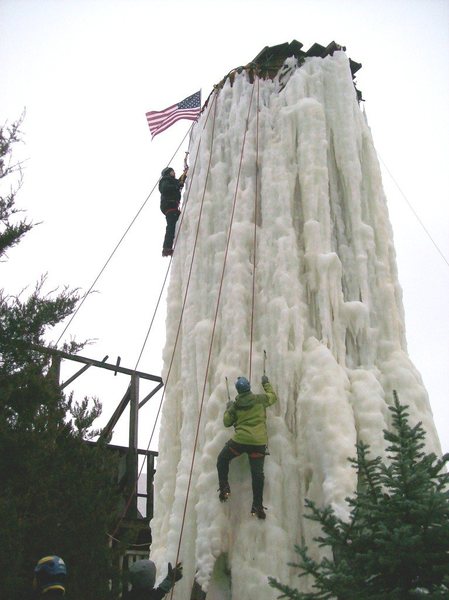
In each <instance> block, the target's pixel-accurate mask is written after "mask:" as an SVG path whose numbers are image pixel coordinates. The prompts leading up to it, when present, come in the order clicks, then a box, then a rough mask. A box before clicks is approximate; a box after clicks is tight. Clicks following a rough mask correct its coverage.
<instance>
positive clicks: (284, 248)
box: [151, 42, 441, 600]
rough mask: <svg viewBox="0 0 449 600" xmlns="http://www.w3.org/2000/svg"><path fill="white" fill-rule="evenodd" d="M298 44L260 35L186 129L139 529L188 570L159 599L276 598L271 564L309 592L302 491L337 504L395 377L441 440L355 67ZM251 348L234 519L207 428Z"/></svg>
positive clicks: (221, 438)
mask: <svg viewBox="0 0 449 600" xmlns="http://www.w3.org/2000/svg"><path fill="white" fill-rule="evenodd" d="M295 44H296V45H295ZM298 47H301V44H299V43H298V42H295V43H292V44H290V45H289V44H287V45H284V46H282V48H284V50H285V48H286V50H285V51H284V55H283V56H281V60H280V62H279V56H280V55H279V54H276V52H275V51H273V52H272V53H271V54H270V50H272V49H269V48H266V49H264V51H263V52H262V53H261V55H259V60H257V61H256V60H255V61H254V63H250V65H247V66H246V67H242V68H239V69H236V70H235V71H232V72H231V73H230V74H229V75H228V76H226V77H225V78H224V80H223V81H221V82H220V84H218V85H217V86H215V88H214V90H213V92H212V93H211V95H210V97H209V99H208V101H207V103H206V105H205V107H204V110H203V112H202V114H201V117H200V119H199V121H198V123H197V124H195V126H194V128H193V132H192V136H191V141H190V147H189V150H190V171H189V177H188V179H187V185H186V189H185V191H184V198H183V214H182V216H181V217H180V219H179V221H178V234H177V235H178V237H177V241H176V246H175V251H174V255H173V260H172V270H171V278H170V285H169V290H168V299H167V303H168V311H167V314H168V316H167V323H166V327H167V338H166V346H165V350H164V373H163V377H164V381H165V383H166V389H165V399H164V404H163V410H162V418H161V426H160V434H159V459H158V464H157V473H156V480H155V517H154V519H153V521H152V524H151V526H152V535H153V543H152V547H151V558H152V559H153V560H154V561H155V562H156V564H157V565H160V566H162V565H164V566H165V565H166V563H167V562H168V561H171V562H172V563H173V562H174V561H175V560H176V557H179V560H182V561H183V564H184V577H183V579H182V580H181V581H179V582H178V583H177V584H176V586H175V588H174V592H173V598H174V599H175V600H181V599H182V600H186V599H189V598H198V599H199V598H207V600H273V599H274V598H276V597H277V595H278V592H276V591H275V590H274V589H273V588H271V587H269V585H268V583H267V577H268V576H269V575H271V576H273V577H275V578H277V579H279V580H281V581H282V582H283V583H287V584H289V585H291V586H294V587H297V588H298V587H299V586H300V585H303V586H306V585H307V583H306V582H302V580H300V579H298V578H297V572H296V571H295V570H293V569H291V568H290V567H288V564H287V563H289V562H291V561H295V558H296V555H295V553H294V544H295V543H300V542H301V540H304V541H305V542H306V544H307V545H308V546H309V548H310V549H312V550H313V552H314V553H315V555H316V557H318V556H319V555H320V552H323V549H320V548H318V546H317V545H316V544H315V543H314V542H313V539H312V538H313V537H314V536H316V535H317V534H318V531H317V529H316V527H317V525H316V524H315V523H313V522H312V521H310V520H307V519H305V518H304V500H305V498H310V499H312V500H314V501H315V502H317V503H318V504H319V505H331V506H332V507H333V508H334V509H335V510H336V511H337V512H338V514H339V515H340V516H343V517H344V516H345V514H347V506H346V503H345V498H346V497H347V496H351V495H353V494H354V491H355V489H356V484H357V482H356V472H355V470H354V469H353V468H352V467H351V465H350V463H349V462H348V460H347V459H348V457H354V456H355V444H356V442H357V441H359V440H363V441H364V442H365V443H367V444H369V445H370V446H371V451H372V453H373V455H374V456H376V455H383V456H384V455H385V448H384V439H383V435H382V430H383V429H385V428H388V427H389V424H390V423H389V415H390V413H389V411H388V405H389V404H392V402H393V390H397V392H398V395H399V399H400V401H401V402H402V403H404V404H408V405H409V407H410V408H409V412H410V415H411V420H412V422H417V421H418V420H419V421H422V422H423V425H424V427H425V429H426V431H427V450H428V451H433V452H435V453H437V454H439V453H440V452H441V450H440V446H439V441H438V437H437V434H436V430H435V427H434V423H433V417H432V413H431V410H430V407H429V402H428V396H427V392H426V390H425V389H424V387H423V383H422V380H421V377H420V375H419V373H418V372H417V370H416V368H415V367H414V366H413V364H412V363H411V361H410V359H409V357H408V354H407V346H406V336H405V327H404V314H403V307H402V299H401V288H400V285H399V283H398V275H397V268H396V259H395V251H394V246H393V236H392V230H391V226H390V222H389V218H388V211H387V206H386V200H385V196H384V192H383V189H382V181H381V173H380V169H379V164H378V160H377V157H376V152H375V149H374V146H373V141H372V137H371V133H370V129H369V127H368V124H367V120H366V116H365V114H364V112H363V109H362V108H361V106H360V104H359V102H358V100H359V99H360V96H359V97H358V93H357V90H356V89H355V87H354V82H353V73H352V72H351V67H352V65H353V63H352V61H351V60H350V59H349V58H348V57H347V55H346V53H345V51H344V50H343V49H340V47H339V46H337V45H335V44H334V45H333V46H332V47H331V51H328V52H321V53H320V52H313V51H312V52H310V51H309V52H308V53H304V52H301V51H298ZM289 52H291V53H289ZM314 54H315V55H314ZM276 61H278V62H276ZM255 63H257V64H255ZM264 350H265V351H266V365H265V366H266V373H267V375H268V376H269V378H270V382H271V383H272V385H273V387H274V389H275V391H276V392H277V395H278V398H279V400H278V403H277V404H275V405H274V406H273V407H271V408H270V409H269V410H268V411H267V425H268V434H269V453H270V454H269V456H267V457H266V460H265V493H264V504H265V506H266V507H267V519H266V520H265V521H261V520H258V519H257V518H254V517H251V515H250V510H251V500H252V494H251V478H250V474H249V467H248V461H247V458H246V456H242V457H240V458H238V459H236V460H234V461H233V462H232V464H231V468H230V486H231V490H232V494H231V497H230V499H229V500H228V502H226V503H220V502H219V499H218V494H217V488H218V479H217V473H216V460H217V455H218V453H219V452H220V450H221V448H222V447H223V445H224V443H225V442H226V441H227V440H228V439H229V438H230V437H231V435H232V431H230V430H229V429H226V428H225V427H224V426H223V412H224V410H225V406H226V402H227V400H228V398H227V388H226V378H227V379H228V381H229V388H230V393H231V397H234V395H235V389H234V386H233V383H234V381H235V380H236V378H237V377H238V376H240V375H244V376H246V377H248V378H249V379H250V380H251V384H252V389H253V391H254V392H256V393H261V392H262V388H261V386H260V379H261V376H262V375H263V369H264ZM304 589H306V588H304ZM192 590H193V595H192Z"/></svg>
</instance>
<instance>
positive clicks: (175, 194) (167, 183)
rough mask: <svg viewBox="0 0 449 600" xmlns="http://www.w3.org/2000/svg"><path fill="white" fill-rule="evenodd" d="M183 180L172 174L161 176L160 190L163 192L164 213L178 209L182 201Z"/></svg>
mask: <svg viewBox="0 0 449 600" xmlns="http://www.w3.org/2000/svg"><path fill="white" fill-rule="evenodd" d="M183 184H184V183H183V182H181V181H180V180H179V179H176V178H175V177H171V176H170V175H165V176H164V177H161V180H160V181H159V191H160V193H161V211H162V212H163V213H164V215H165V214H166V213H167V211H169V210H178V209H179V203H180V201H181V189H182V186H183Z"/></svg>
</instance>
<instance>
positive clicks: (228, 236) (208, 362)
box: [170, 85, 254, 598]
mask: <svg viewBox="0 0 449 600" xmlns="http://www.w3.org/2000/svg"><path fill="white" fill-rule="evenodd" d="M253 95H254V85H253V87H252V91H251V98H250V103H249V107H248V114H247V118H246V127H245V133H244V136H243V142H242V150H241V154H240V163H239V169H238V174H237V180H236V185H235V193H234V199H233V204H232V211H231V217H230V222H229V227H228V234H227V240H226V249H225V254H224V258H223V268H222V272H221V278H220V286H219V289H218V295H217V303H216V307H215V315H214V322H213V327H212V334H211V340H210V344H209V354H208V358H207V364H206V372H205V376H204V383H203V390H202V394H201V402H200V408H199V414H198V421H197V427H196V432H195V441H194V446H193V452H192V460H191V465H190V472H189V480H188V484H187V492H186V498H185V503H184V510H183V516H182V522H181V530H180V534H179V543H178V549H177V555H176V560H175V564H177V563H178V562H179V553H180V549H181V542H182V535H183V532H184V525H185V518H186V512H187V504H188V501H189V495H190V488H191V483H192V474H193V468H194V465H195V456H196V449H197V445H198V436H199V431H200V424H201V416H202V412H203V406H204V397H205V393H206V385H207V377H208V373H209V367H210V361H211V356H212V347H213V343H214V338H215V329H216V325H217V319H218V311H219V307H220V300H221V292H222V288H223V281H224V274H225V271H226V263H227V258H228V252H229V244H230V239H231V233H232V226H233V222H234V214H235V207H236V202H237V194H238V186H239V181H240V173H241V169H242V162H243V155H244V150H245V145H246V136H247V132H248V125H249V116H250V111H251V107H252V104H253ZM209 161H210V159H209ZM209 166H210V162H209ZM173 590H174V588H172V590H171V595H170V598H172V597H173Z"/></svg>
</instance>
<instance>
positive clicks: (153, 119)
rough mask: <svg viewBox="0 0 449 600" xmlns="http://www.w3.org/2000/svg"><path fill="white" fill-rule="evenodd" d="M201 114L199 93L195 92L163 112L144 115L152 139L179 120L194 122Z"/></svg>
mask: <svg viewBox="0 0 449 600" xmlns="http://www.w3.org/2000/svg"><path fill="white" fill-rule="evenodd" d="M200 112H201V91H199V92H195V94H192V95H191V96H188V97H187V98H185V99H184V100H181V102H178V103H177V104H173V105H172V106H169V107H168V108H166V109H165V110H160V111H158V110H152V111H149V112H147V113H146V115H145V116H146V118H147V123H148V126H149V128H150V132H151V135H152V137H153V138H154V136H155V135H157V134H158V133H161V132H162V131H165V130H166V129H168V128H169V127H170V126H171V125H173V123H176V121H179V120H180V119H188V120H190V121H196V119H197V118H198V116H199V114H200Z"/></svg>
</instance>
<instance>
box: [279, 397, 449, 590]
mask: <svg viewBox="0 0 449 600" xmlns="http://www.w3.org/2000/svg"><path fill="white" fill-rule="evenodd" d="M390 410H391V412H392V416H393V430H392V431H384V437H385V439H386V440H387V442H389V446H388V447H387V452H388V463H384V462H383V461H382V460H381V458H380V457H377V458H374V459H371V458H369V452H368V446H367V445H365V444H363V443H359V444H357V459H350V460H351V462H352V463H353V465H354V467H355V468H356V469H357V475H358V480H359V486H358V487H359V489H358V490H357V493H356V494H355V496H354V497H353V498H348V499H347V502H348V505H349V507H350V517H349V520H348V521H344V520H342V519H340V518H338V517H337V516H336V515H335V513H334V511H333V510H332V509H331V508H330V507H325V508H323V509H321V508H318V507H317V506H316V505H315V504H314V503H313V502H311V501H306V506H307V507H308V508H309V510H310V514H309V515H308V518H310V519H312V520H314V521H317V522H319V523H320V525H321V529H322V535H321V536H320V537H318V538H315V541H317V542H318V543H319V545H320V546H321V547H328V548H329V549H331V551H332V555H333V560H330V559H328V558H323V559H322V560H321V561H320V562H317V561H315V560H313V559H312V558H311V557H310V554H309V551H308V549H307V547H305V546H304V545H302V546H296V547H295V551H296V552H297V553H298V555H299V557H300V560H299V562H298V563H297V564H292V565H291V566H294V567H298V568H299V569H300V570H301V572H300V574H299V577H303V576H306V575H309V576H311V578H312V579H313V585H314V591H312V592H304V593H302V592H299V591H298V590H296V589H292V588H290V587H289V586H287V585H283V584H282V583H280V582H278V581H277V580H275V579H274V578H272V577H270V578H269V582H270V585H271V586H272V587H274V588H275V589H277V590H279V591H281V592H282V595H281V596H278V597H279V598H291V599H293V600H309V599H312V598H316V599H330V598H337V599H338V600H385V599H386V598H388V599H389V600H403V599H408V598H409V599H414V598H426V599H437V598H449V488H448V484H449V475H448V473H447V471H446V465H445V463H447V462H448V461H449V454H446V455H445V456H443V458H441V459H439V458H437V457H436V456H435V455H434V454H425V453H424V451H423V447H424V442H423V440H424V438H425V432H424V430H423V427H422V425H421V423H418V424H417V425H416V426H414V427H411V426H410V424H409V422H408V416H409V415H408V413H407V407H405V406H402V405H401V404H400V403H399V400H398V398H397V395H396V393H395V394H394V405H393V406H391V407H390Z"/></svg>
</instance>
